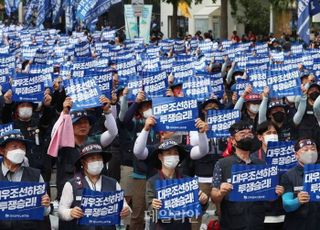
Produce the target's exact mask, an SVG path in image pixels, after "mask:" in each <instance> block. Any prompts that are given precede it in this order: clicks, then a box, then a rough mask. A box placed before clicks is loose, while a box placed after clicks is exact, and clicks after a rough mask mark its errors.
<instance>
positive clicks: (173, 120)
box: [152, 97, 198, 131]
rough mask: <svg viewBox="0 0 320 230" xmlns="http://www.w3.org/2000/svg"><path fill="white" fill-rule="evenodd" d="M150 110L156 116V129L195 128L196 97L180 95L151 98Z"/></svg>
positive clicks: (178, 129) (184, 129)
mask: <svg viewBox="0 0 320 230" xmlns="http://www.w3.org/2000/svg"><path fill="white" fill-rule="evenodd" d="M152 112H153V115H154V116H155V117H156V121H157V123H156V126H155V127H154V128H155V130H157V131H190V130H196V128H195V120H196V119H197V118H198V104H197V100H196V99H190V98H182V97H156V98H153V99H152Z"/></svg>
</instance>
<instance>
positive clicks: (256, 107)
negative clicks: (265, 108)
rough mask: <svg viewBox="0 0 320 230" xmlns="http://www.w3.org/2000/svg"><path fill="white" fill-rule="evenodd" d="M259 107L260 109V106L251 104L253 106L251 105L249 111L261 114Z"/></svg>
mask: <svg viewBox="0 0 320 230" xmlns="http://www.w3.org/2000/svg"><path fill="white" fill-rule="evenodd" d="M259 107H260V105H256V104H251V105H249V110H250V112H252V113H254V114H256V113H258V112H259Z"/></svg>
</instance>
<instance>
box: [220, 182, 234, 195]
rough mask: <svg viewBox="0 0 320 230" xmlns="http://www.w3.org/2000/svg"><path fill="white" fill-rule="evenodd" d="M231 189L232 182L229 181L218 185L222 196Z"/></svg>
mask: <svg viewBox="0 0 320 230" xmlns="http://www.w3.org/2000/svg"><path fill="white" fill-rule="evenodd" d="M231 190H232V184H230V183H222V184H221V185H220V193H221V195H222V196H226V195H227V194H228V193H229V192H231Z"/></svg>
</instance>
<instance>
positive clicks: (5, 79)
mask: <svg viewBox="0 0 320 230" xmlns="http://www.w3.org/2000/svg"><path fill="white" fill-rule="evenodd" d="M0 85H1V89H0V90H1V91H2V92H7V91H8V90H9V89H11V85H10V77H9V76H8V75H2V74H0Z"/></svg>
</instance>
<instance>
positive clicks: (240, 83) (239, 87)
mask: <svg viewBox="0 0 320 230" xmlns="http://www.w3.org/2000/svg"><path fill="white" fill-rule="evenodd" d="M249 85H250V81H248V80H246V79H238V80H237V82H236V84H235V88H234V91H236V92H237V94H238V95H239V96H240V95H242V93H243V92H244V90H245V89H246V87H247V86H249Z"/></svg>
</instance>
